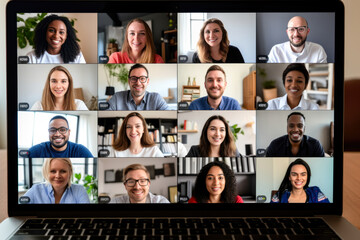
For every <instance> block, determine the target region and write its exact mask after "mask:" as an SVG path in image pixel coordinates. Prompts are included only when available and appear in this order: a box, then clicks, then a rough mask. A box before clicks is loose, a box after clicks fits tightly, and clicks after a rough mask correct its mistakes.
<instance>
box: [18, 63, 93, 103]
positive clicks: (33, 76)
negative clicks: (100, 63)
mask: <svg viewBox="0 0 360 240" xmlns="http://www.w3.org/2000/svg"><path fill="white" fill-rule="evenodd" d="M58 65H60V64H19V65H18V67H19V90H18V94H19V95H18V99H19V102H27V103H29V105H30V108H31V106H32V105H33V104H34V103H35V102H36V101H41V97H42V93H43V89H44V86H45V82H46V79H47V76H48V74H49V72H50V70H51V69H52V68H53V67H55V66H58ZM62 66H63V67H65V68H66V69H67V70H69V72H70V74H71V76H72V78H73V84H74V88H82V90H83V94H84V98H85V104H86V105H87V106H88V108H89V106H90V102H89V101H90V99H91V97H92V96H95V97H97V70H98V67H97V64H62Z"/></svg>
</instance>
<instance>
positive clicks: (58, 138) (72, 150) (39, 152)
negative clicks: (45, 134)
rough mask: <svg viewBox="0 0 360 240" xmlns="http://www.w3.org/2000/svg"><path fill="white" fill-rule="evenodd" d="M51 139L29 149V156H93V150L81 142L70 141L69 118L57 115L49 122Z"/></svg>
mask: <svg viewBox="0 0 360 240" xmlns="http://www.w3.org/2000/svg"><path fill="white" fill-rule="evenodd" d="M48 131H49V140H50V141H48V142H43V143H40V144H37V145H35V146H33V147H31V148H30V149H29V157H31V158H37V157H38V158H41V157H53V158H63V157H66V158H69V157H91V158H92V157H93V155H92V154H91V152H90V151H89V150H88V149H87V148H86V147H84V146H83V145H81V144H77V143H73V142H69V136H70V129H69V123H68V121H67V119H66V118H65V117H63V116H60V115H57V116H55V117H53V118H52V119H50V122H49V129H48Z"/></svg>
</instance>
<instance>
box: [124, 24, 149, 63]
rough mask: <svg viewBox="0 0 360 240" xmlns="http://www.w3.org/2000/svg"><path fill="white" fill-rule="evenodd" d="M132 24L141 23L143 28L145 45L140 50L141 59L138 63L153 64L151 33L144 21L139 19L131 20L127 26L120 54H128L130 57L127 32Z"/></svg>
mask: <svg viewBox="0 0 360 240" xmlns="http://www.w3.org/2000/svg"><path fill="white" fill-rule="evenodd" d="M133 22H138V23H141V24H142V25H143V26H144V27H145V36H146V43H145V47H144V49H143V50H142V53H141V57H140V59H139V63H154V62H155V45H154V40H153V36H152V32H151V30H150V27H149V26H148V25H147V23H146V22H145V21H144V20H142V19H140V18H135V19H132V20H131V21H130V22H129V23H128V24H127V26H126V31H125V40H124V43H123V45H122V50H121V52H122V53H125V52H126V53H127V54H128V56H130V53H131V47H130V45H129V39H128V31H129V27H130V25H131V24H132V23H133Z"/></svg>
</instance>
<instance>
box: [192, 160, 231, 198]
mask: <svg viewBox="0 0 360 240" xmlns="http://www.w3.org/2000/svg"><path fill="white" fill-rule="evenodd" d="M214 166H218V167H220V168H221V170H222V171H223V173H224V177H225V188H224V191H223V192H222V193H221V197H220V200H221V201H222V202H224V203H234V202H235V199H236V195H237V194H236V192H235V191H236V178H235V175H234V173H233V171H232V170H231V169H230V167H229V166H228V165H227V164H226V163H224V162H222V161H214V162H210V163H208V164H206V165H205V166H204V167H203V168H202V169H201V170H200V172H199V174H198V175H197V177H196V181H195V187H194V191H193V196H194V197H195V199H196V201H197V202H198V203H207V202H208V200H209V192H208V190H207V189H206V175H207V174H208V172H209V171H210V168H212V167H214Z"/></svg>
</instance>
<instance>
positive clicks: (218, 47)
mask: <svg viewBox="0 0 360 240" xmlns="http://www.w3.org/2000/svg"><path fill="white" fill-rule="evenodd" d="M197 48H198V49H197V52H195V53H194V55H193V63H244V58H243V56H242V55H241V52H240V50H239V49H238V48H237V47H235V46H232V45H230V41H229V39H228V35H227V31H226V29H225V27H224V24H223V23H222V22H221V21H220V20H219V19H217V18H210V19H208V20H207V21H206V22H204V25H203V27H202V28H201V30H200V38H199V41H198V42H197Z"/></svg>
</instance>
